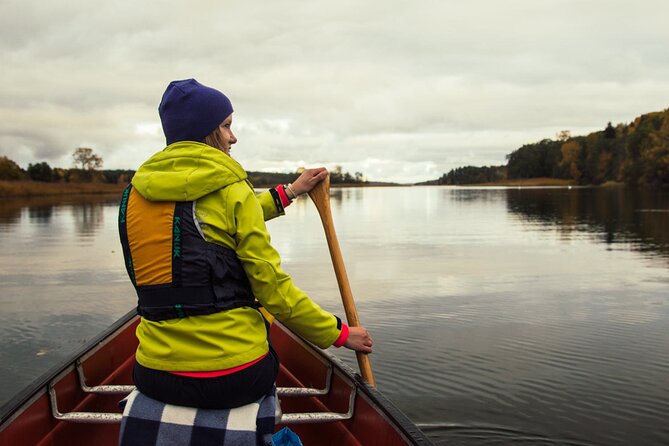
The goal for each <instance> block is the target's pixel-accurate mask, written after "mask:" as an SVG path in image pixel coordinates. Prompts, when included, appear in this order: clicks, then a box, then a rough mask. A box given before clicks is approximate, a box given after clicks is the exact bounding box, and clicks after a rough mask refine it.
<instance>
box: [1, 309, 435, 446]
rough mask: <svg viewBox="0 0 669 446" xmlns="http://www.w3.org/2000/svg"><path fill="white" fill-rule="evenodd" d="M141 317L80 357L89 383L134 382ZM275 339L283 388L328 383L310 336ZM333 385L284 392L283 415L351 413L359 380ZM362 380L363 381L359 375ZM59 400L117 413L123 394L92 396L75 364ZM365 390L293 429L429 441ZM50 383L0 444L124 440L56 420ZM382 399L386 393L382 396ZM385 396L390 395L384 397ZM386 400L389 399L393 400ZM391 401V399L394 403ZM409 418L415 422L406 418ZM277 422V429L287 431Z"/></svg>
mask: <svg viewBox="0 0 669 446" xmlns="http://www.w3.org/2000/svg"><path fill="white" fill-rule="evenodd" d="M137 323H138V319H137V318H133V319H131V320H130V321H128V322H127V323H125V324H124V325H122V326H121V327H120V328H119V329H118V330H117V331H116V332H115V333H114V334H113V335H112V336H110V337H109V338H107V339H106V340H104V341H102V342H100V344H99V345H98V346H97V347H96V348H95V349H93V350H92V351H91V352H90V353H87V354H85V355H84V356H83V357H82V358H81V363H82V365H83V369H84V372H85V376H86V384H87V385H89V386H91V385H108V384H131V383H132V377H131V370H132V364H133V360H134V359H133V358H134V352H135V349H136V346H137V340H136V338H135V327H136V325H137ZM271 338H272V344H273V346H274V348H275V349H276V351H277V352H278V354H279V357H280V358H281V369H280V373H279V378H278V380H277V385H278V386H280V387H312V388H319V389H321V388H324V387H325V383H326V377H327V369H328V360H327V359H326V358H325V357H322V356H321V355H319V354H316V353H315V352H314V351H313V350H311V349H310V348H309V347H308V346H307V345H306V344H305V343H304V342H303V341H301V340H299V339H298V338H297V337H295V336H294V335H293V334H291V333H289V332H287V331H285V330H284V329H282V328H281V327H279V326H278V325H276V324H275V325H273V328H272V332H271ZM334 370H335V373H334V374H333V377H332V385H331V390H330V392H329V393H328V395H325V396H319V397H281V409H282V411H283V412H284V413H294V412H328V411H329V412H339V413H346V412H347V411H348V405H349V397H350V394H351V389H352V386H355V385H356V380H355V379H354V378H352V377H351V376H349V375H347V372H346V371H345V370H343V369H341V368H340V367H335V368H334ZM358 380H359V378H358ZM52 382H55V386H54V388H55V391H56V395H57V400H58V410H59V411H60V412H61V413H66V412H116V413H119V412H120V410H119V408H118V402H119V400H120V399H121V398H122V396H120V395H99V394H89V393H85V392H83V391H82V390H81V387H80V383H79V379H78V376H77V373H76V372H75V371H74V367H73V366H70V367H68V368H66V369H65V370H64V371H63V372H62V373H60V374H59V375H58V376H56V377H55V379H53V380H52ZM357 384H358V387H360V386H362V387H365V388H367V391H365V392H358V393H357V396H356V399H355V414H354V416H353V418H352V419H350V420H346V421H337V422H328V423H318V424H291V425H290V426H289V427H290V429H292V430H293V431H295V432H296V433H297V434H298V435H299V436H300V438H301V440H302V442H303V444H304V445H305V446H309V445H387V446H394V445H406V444H429V441H428V440H427V439H425V437H424V436H423V435H422V433H421V432H420V431H418V430H417V429H416V430H414V429H415V427H413V428H412V425H411V424H410V423H406V422H405V423H400V425H401V427H398V426H397V423H396V422H393V421H391V420H392V419H394V418H395V417H396V416H397V415H399V416H400V418H404V416H403V415H402V414H401V413H399V412H398V411H397V410H396V409H394V408H390V409H388V407H387V404H384V407H380V405H379V401H378V399H377V398H375V393H378V392H375V391H373V389H369V388H368V387H367V386H365V385H364V384H362V383H360V382H358V383H357ZM46 389H47V386H42V388H41V389H39V390H38V392H37V393H36V394H35V395H34V396H32V397H31V398H30V400H29V401H27V402H26V403H25V404H23V408H22V409H21V410H19V411H17V413H16V414H15V415H14V416H13V417H12V418H10V419H8V420H7V421H5V423H4V426H3V427H4V429H3V430H2V431H0V446H16V445H41V446H56V445H57V446H61V445H92V444H94V445H96V446H107V445H110V446H111V445H117V444H118V432H119V427H120V425H119V424H118V423H115V424H85V423H73V422H66V421H59V420H56V419H55V418H53V417H52V416H51V406H50V402H49V395H48V392H47V390H46ZM377 396H378V397H380V394H378V395H377ZM381 398H382V397H381ZM382 399H383V398H382ZM386 403H387V402H386ZM388 404H389V403H388ZM406 421H408V420H406ZM282 427H283V426H282V425H277V430H278V429H280V428H282Z"/></svg>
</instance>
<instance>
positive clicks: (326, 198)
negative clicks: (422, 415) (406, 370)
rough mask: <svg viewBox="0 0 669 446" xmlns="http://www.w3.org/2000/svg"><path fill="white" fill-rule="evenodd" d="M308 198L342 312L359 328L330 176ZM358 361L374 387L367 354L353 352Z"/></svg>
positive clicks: (367, 379) (351, 325)
mask: <svg viewBox="0 0 669 446" xmlns="http://www.w3.org/2000/svg"><path fill="white" fill-rule="evenodd" d="M309 197H311V200H312V201H313V202H314V204H315V205H316V209H317V210H318V214H319V215H320V216H321V221H322V222H323V229H324V230H325V238H326V239H327V242H328V247H329V248H330V257H331V258H332V265H333V266H334V270H335V276H337V285H339V293H340V294H341V300H342V302H343V304H344V312H345V313H346V319H347V321H348V325H349V327H358V326H360V320H359V319H358V311H357V310H356V308H355V301H354V300H353V294H352V293H351V286H350V285H349V283H348V276H347V275H346V267H345V266H344V259H343V258H342V255H341V249H339V242H338V241H337V234H336V232H335V228H334V221H333V220H332V212H331V211H330V176H329V175H328V176H327V177H325V179H324V180H323V181H321V182H320V183H319V184H318V185H316V187H314V188H313V189H312V190H311V192H309ZM355 354H356V357H357V359H358V366H359V367H360V373H361V374H362V377H363V378H364V379H365V380H366V381H367V382H368V383H369V385H370V386H372V387H376V384H375V383H374V375H373V374H372V364H371V362H370V361H369V356H367V353H363V352H358V351H356V352H355Z"/></svg>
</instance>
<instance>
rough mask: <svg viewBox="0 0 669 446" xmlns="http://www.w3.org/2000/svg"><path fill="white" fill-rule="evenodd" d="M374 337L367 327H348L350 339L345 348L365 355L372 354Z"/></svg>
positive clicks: (347, 340)
mask: <svg viewBox="0 0 669 446" xmlns="http://www.w3.org/2000/svg"><path fill="white" fill-rule="evenodd" d="M373 343H374V341H372V337H371V336H370V335H369V332H368V331H367V329H366V328H365V327H348V339H346V342H345V343H344V347H346V348H350V349H351V350H355V351H358V352H363V353H372V344H373Z"/></svg>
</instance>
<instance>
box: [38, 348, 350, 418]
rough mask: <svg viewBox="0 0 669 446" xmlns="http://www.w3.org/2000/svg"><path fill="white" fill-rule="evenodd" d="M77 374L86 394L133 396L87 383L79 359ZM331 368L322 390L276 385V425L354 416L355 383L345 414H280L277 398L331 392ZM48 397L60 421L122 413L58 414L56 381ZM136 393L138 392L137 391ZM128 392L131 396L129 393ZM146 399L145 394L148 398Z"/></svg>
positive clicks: (123, 388)
mask: <svg viewBox="0 0 669 446" xmlns="http://www.w3.org/2000/svg"><path fill="white" fill-rule="evenodd" d="M75 367H76V370H77V375H78V378H79V384H80V386H81V390H82V391H84V392H85V393H93V394H119V395H128V397H129V396H130V395H132V393H133V392H136V389H135V386H133V385H99V386H88V385H87V384H86V376H85V373H84V369H83V367H82V365H81V363H80V362H79V361H77V363H76V365H75ZM332 374H333V367H332V364H329V365H328V368H327V374H326V379H325V387H324V388H322V389H314V388H309V387H277V388H276V395H275V402H274V404H275V407H276V422H277V424H284V425H285V424H307V423H325V422H333V421H344V420H348V419H351V418H353V414H354V409H355V397H356V394H357V386H355V385H354V386H352V388H351V394H350V397H349V407H348V411H347V412H345V413H337V412H301V413H282V412H281V407H280V400H279V398H280V397H317V396H322V395H327V394H329V393H330V387H331V384H332ZM48 391H49V400H50V403H51V414H52V416H53V418H55V419H56V420H61V421H69V422H74V423H120V422H121V421H122V419H123V415H122V414H120V413H115V412H67V413H61V412H60V411H59V410H58V399H57V395H56V390H55V382H51V383H50V384H49V388H48ZM137 393H139V392H137ZM129 394H130V395H129ZM147 398H148V397H147Z"/></svg>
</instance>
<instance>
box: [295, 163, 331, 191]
mask: <svg viewBox="0 0 669 446" xmlns="http://www.w3.org/2000/svg"><path fill="white" fill-rule="evenodd" d="M326 176H328V170H327V169H326V168H325V167H317V168H315V169H306V170H305V171H304V172H302V174H301V175H300V176H299V177H298V178H297V180H295V182H294V183H293V184H292V185H291V187H292V189H293V191H295V193H296V194H297V195H302V194H306V193H308V192H309V191H310V190H311V189H313V188H314V187H315V186H316V185H317V184H318V183H320V182H321V181H323V180H324V179H325V177H326Z"/></svg>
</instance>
